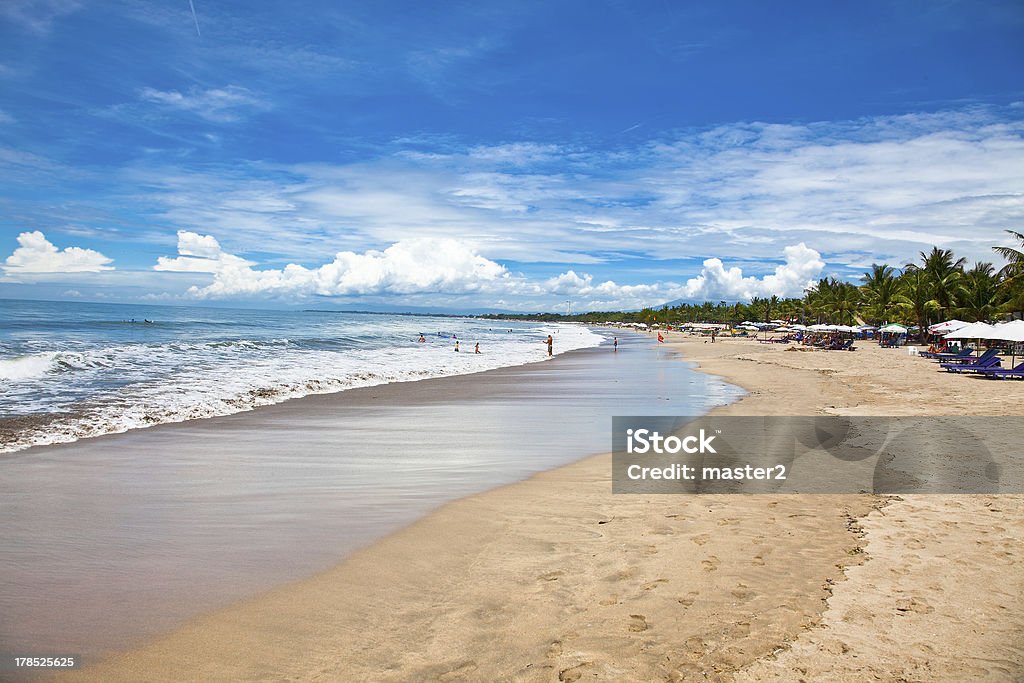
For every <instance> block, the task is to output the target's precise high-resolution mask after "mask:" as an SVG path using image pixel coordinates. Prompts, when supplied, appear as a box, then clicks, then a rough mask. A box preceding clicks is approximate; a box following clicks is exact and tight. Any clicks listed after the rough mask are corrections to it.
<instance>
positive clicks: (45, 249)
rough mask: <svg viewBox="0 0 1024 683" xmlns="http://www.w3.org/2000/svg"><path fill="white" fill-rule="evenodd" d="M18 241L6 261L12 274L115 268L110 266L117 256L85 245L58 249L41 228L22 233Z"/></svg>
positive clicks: (5, 269) (5, 268) (6, 268)
mask: <svg viewBox="0 0 1024 683" xmlns="http://www.w3.org/2000/svg"><path fill="white" fill-rule="evenodd" d="M18 244H19V245H20V246H19V247H18V248H17V249H15V250H14V253H13V254H11V255H10V256H8V257H7V260H6V261H5V262H4V271H5V272H6V273H7V274H8V275H17V274H22V273H37V274H38V273H97V272H99V271H102V270H113V266H109V265H107V264H109V263H112V262H113V259H110V258H107V257H106V256H104V255H103V254H101V253H100V252H98V251H94V250H92V249H82V248H81V247H67V248H65V249H58V248H57V247H56V246H54V245H53V244H52V243H51V242H50V241H49V240H47V239H46V236H45V235H44V234H43V233H41V232H39V231H38V230H33V231H32V232H23V233H21V234H20V235H18Z"/></svg>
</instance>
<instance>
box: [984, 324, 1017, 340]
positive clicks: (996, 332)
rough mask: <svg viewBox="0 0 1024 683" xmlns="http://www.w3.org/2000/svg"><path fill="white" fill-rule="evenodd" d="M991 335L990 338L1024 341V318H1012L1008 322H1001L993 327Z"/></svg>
mask: <svg viewBox="0 0 1024 683" xmlns="http://www.w3.org/2000/svg"><path fill="white" fill-rule="evenodd" d="M989 335H990V336H989V337H988V338H989V339H999V340H1000V341H1012V342H1024V320H1011V321H1010V322H1008V323H1000V324H998V325H996V326H994V327H993V328H992V331H991V332H990V333H989Z"/></svg>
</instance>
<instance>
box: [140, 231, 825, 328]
mask: <svg viewBox="0 0 1024 683" xmlns="http://www.w3.org/2000/svg"><path fill="white" fill-rule="evenodd" d="M783 251H784V255H785V259H786V260H785V263H783V264H781V265H779V266H777V267H776V268H775V270H774V272H772V273H769V274H767V275H764V276H762V277H756V276H745V275H744V274H743V270H742V269H741V268H740V267H738V266H733V267H730V268H727V267H726V266H725V265H724V264H723V262H722V261H721V259H718V258H711V259H707V260H706V261H704V264H703V267H702V269H701V272H700V274H699V275H697V276H696V277H694V278H691V279H690V280H688V281H687V282H685V283H684V284H679V283H674V282H653V283H640V284H621V283H618V282H615V281H614V280H604V281H600V282H598V281H595V279H594V277H593V275H591V274H589V273H584V272H576V271H575V270H567V271H565V272H563V273H561V274H559V275H557V276H554V277H550V278H546V279H530V278H527V277H525V276H523V275H521V274H515V273H512V272H510V271H509V270H508V269H507V268H506V267H505V266H503V265H502V264H500V263H497V262H496V261H492V260H491V259H488V258H486V257H485V256H482V255H481V254H479V253H478V252H477V251H476V250H475V249H474V248H473V247H472V246H470V245H469V244H467V243H465V242H463V241H460V240H455V239H449V238H412V239H406V240H401V241H399V242H396V243H395V244H392V245H391V246H389V247H388V248H387V249H384V250H383V251H376V250H370V251H365V252H353V251H341V252H338V253H337V254H336V255H335V256H334V259H333V260H332V261H330V262H329V263H325V264H323V265H321V266H318V267H316V268H307V267H305V266H301V265H298V264H294V263H292V264H288V265H287V266H285V267H284V268H281V269H276V268H268V269H257V268H255V267H254V266H255V265H256V264H255V263H254V262H252V261H248V260H246V259H244V258H241V257H240V256H236V255H234V254H231V253H228V252H225V251H224V250H223V248H222V247H221V245H220V243H219V242H218V241H217V240H216V238H214V237H213V236H211V235H200V234H198V233H194V232H189V231H187V230H182V231H180V232H179V233H178V256H176V257H165V256H162V257H160V258H159V259H158V260H157V264H156V265H155V266H154V267H153V268H154V270H160V271H171V272H180V273H208V274H211V275H212V276H213V280H212V282H210V283H209V284H207V285H205V286H198V285H194V286H192V287H191V288H189V290H188V296H190V297H193V298H203V299H205V298H230V297H262V296H284V297H291V298H302V297H307V296H312V295H317V296H382V297H391V298H394V297H404V298H403V300H404V301H406V302H409V301H411V300H413V299H415V300H416V301H418V302H420V303H425V304H430V303H437V302H438V301H439V300H438V299H436V297H435V298H434V299H433V300H430V301H428V300H427V298H429V297H430V296H431V295H442V296H443V297H445V298H446V299H447V298H450V297H467V296H468V297H472V298H475V299H476V300H477V301H478V303H479V304H484V305H487V304H488V303H489V302H498V301H500V302H504V304H503V305H510V304H511V305H512V307H513V308H515V307H520V308H523V307H525V308H530V307H534V308H536V307H537V306H540V307H542V308H545V307H546V308H551V306H552V305H553V303H554V302H553V300H552V297H558V300H564V299H566V298H568V299H571V300H572V301H573V302H574V305H575V306H576V307H577V310H580V309H582V308H589V309H593V310H599V309H615V308H618V309H628V308H641V307H644V306H656V305H660V304H662V303H664V302H666V301H670V300H673V299H686V300H705V299H715V300H717V299H726V300H743V299H748V298H750V297H753V296H771V295H773V294H775V295H778V296H780V297H786V296H801V295H802V294H803V291H804V289H805V288H807V287H809V286H810V285H812V284H814V282H815V281H816V280H817V279H818V277H819V275H820V274H821V272H822V270H823V269H824V267H825V263H824V261H823V260H822V258H821V255H820V254H819V253H818V252H817V251H815V250H814V249H811V248H809V247H807V246H806V245H805V244H803V243H801V244H796V245H792V246H788V247H786V248H785V249H784V250H783ZM425 297H427V298H425ZM512 302H516V303H512Z"/></svg>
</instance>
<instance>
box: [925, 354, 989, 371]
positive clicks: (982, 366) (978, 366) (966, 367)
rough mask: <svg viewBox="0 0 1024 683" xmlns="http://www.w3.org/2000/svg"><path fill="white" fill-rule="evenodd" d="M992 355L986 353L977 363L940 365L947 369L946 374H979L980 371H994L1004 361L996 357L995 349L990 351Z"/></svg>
mask: <svg viewBox="0 0 1024 683" xmlns="http://www.w3.org/2000/svg"><path fill="white" fill-rule="evenodd" d="M989 351H992V354H991V355H989V352H988V351H986V352H985V354H984V355H983V356H981V358H979V359H978V360H977V362H975V363H939V366H940V367H942V368H945V369H946V372H978V371H979V370H994V369H995V368H998V367H999V366H1000V364H1001V363H1002V361H1001V360H1000V358H999V356H998V355H996V352H995V350H994V349H989Z"/></svg>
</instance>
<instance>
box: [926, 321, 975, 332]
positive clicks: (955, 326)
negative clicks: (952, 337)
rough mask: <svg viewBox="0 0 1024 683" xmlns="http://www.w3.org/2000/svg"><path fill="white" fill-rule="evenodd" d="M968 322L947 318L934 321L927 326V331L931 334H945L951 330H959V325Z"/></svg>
mask: <svg viewBox="0 0 1024 683" xmlns="http://www.w3.org/2000/svg"><path fill="white" fill-rule="evenodd" d="M969 324H970V323H965V322H964V321H963V320H956V319H954V320H947V321H945V322H942V323H936V324H934V325H931V326H930V327H929V328H928V331H929V332H931V333H932V334H946V333H947V332H952V331H953V330H959V329H960V328H961V327H965V326H967V325H969Z"/></svg>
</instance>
